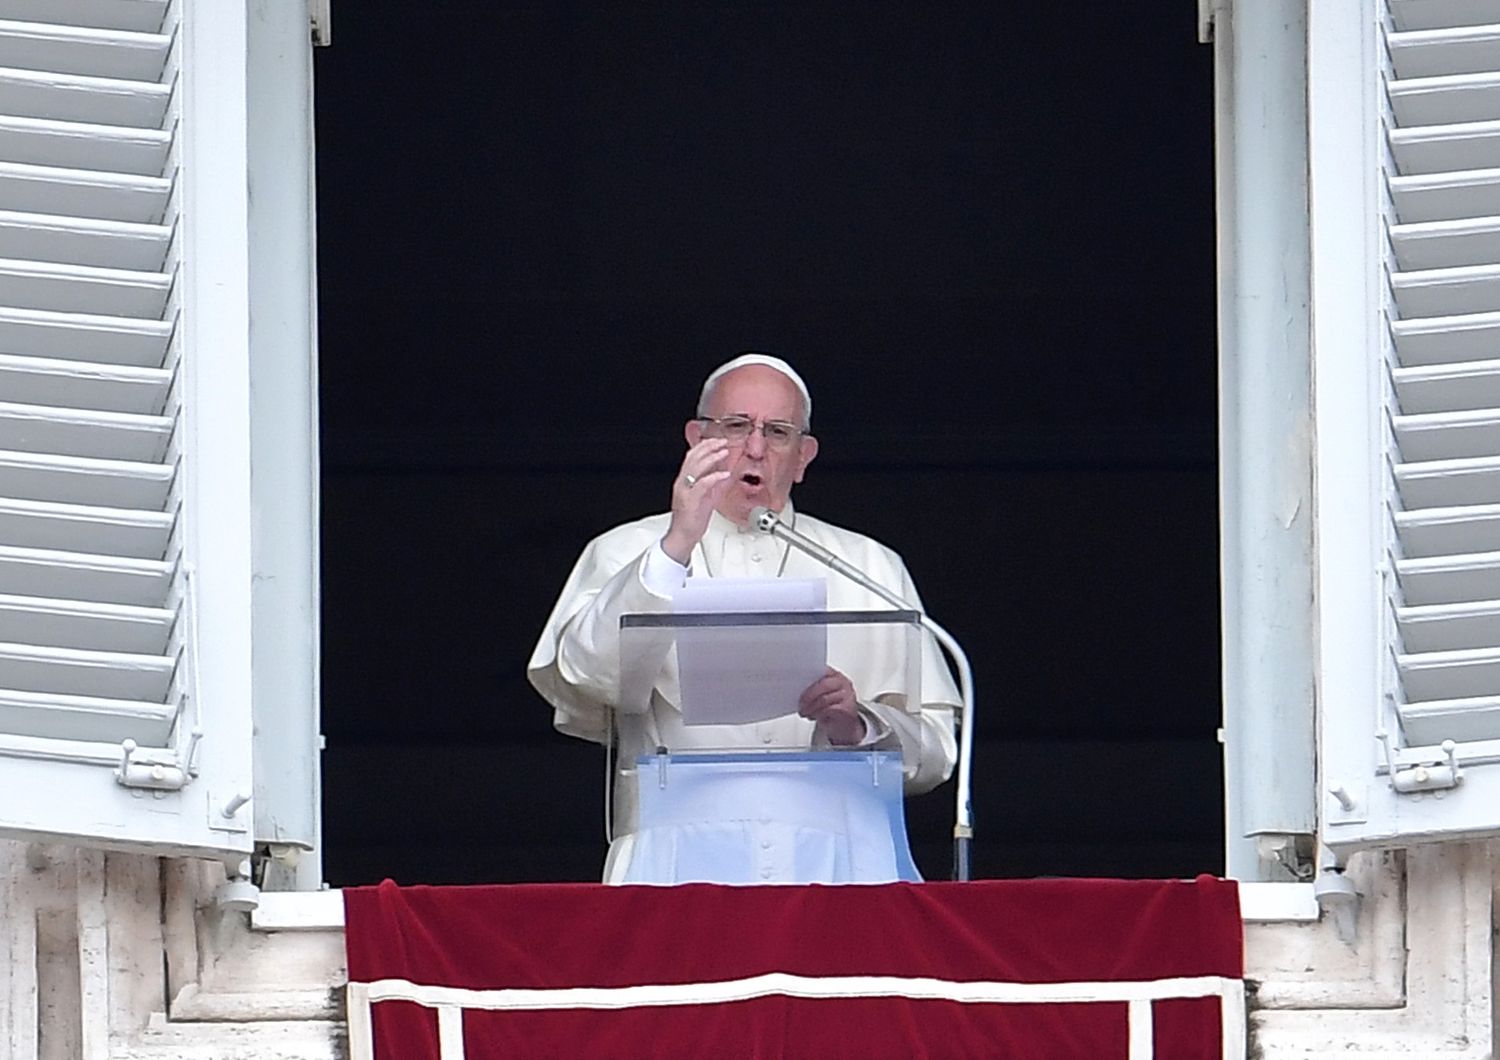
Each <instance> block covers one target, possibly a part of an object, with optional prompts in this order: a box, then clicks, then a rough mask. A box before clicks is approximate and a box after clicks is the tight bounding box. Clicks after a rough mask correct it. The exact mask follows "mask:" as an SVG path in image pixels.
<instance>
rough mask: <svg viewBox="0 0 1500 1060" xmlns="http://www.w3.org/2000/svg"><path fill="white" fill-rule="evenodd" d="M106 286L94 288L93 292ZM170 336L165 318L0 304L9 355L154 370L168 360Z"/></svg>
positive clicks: (1, 339) (0, 339)
mask: <svg viewBox="0 0 1500 1060" xmlns="http://www.w3.org/2000/svg"><path fill="white" fill-rule="evenodd" d="M63 282H64V283H65V284H66V283H67V282H68V281H66V280H65V281H63ZM163 282H164V281H163ZM86 286H87V284H86V283H84V284H82V285H80V286H77V287H74V290H82V289H83V288H84V287H86ZM105 286H107V284H96V285H94V293H99V292H100V290H101V289H102V288H103V287H105ZM157 293H160V294H162V295H163V296H164V295H165V290H164V288H163V287H161V286H160V285H158V288H157ZM171 338H172V323H171V322H170V321H167V320H141V319H138V318H133V317H123V316H106V315H103V314H97V313H66V312H59V311H58V310H54V309H30V308H27V307H24V306H0V349H3V350H4V351H5V353H7V354H13V355H18V356H24V357H36V358H38V359H41V360H48V359H58V360H72V359H74V358H76V359H77V360H79V361H86V362H89V363H101V362H102V363H109V364H116V365H119V366H121V367H137V368H157V367H160V366H161V364H162V363H163V362H164V361H165V360H166V356H167V347H168V345H169V344H170V342H171Z"/></svg>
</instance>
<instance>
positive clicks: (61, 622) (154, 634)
mask: <svg viewBox="0 0 1500 1060" xmlns="http://www.w3.org/2000/svg"><path fill="white" fill-rule="evenodd" d="M176 617H177V616H176V613H175V612H173V611H172V610H171V609H170V608H166V607H127V606H124V605H120V604H101V603H94V602H86V601H79V600H56V599H49V598H46V597H35V596H10V595H0V642H12V643H24V644H35V645H40V646H46V647H54V648H66V647H73V648H85V649H89V650H93V651H111V652H128V653H131V654H137V655H145V654H150V655H165V654H166V653H167V644H168V640H169V639H170V637H171V633H172V624H173V622H174V621H175V620H176Z"/></svg>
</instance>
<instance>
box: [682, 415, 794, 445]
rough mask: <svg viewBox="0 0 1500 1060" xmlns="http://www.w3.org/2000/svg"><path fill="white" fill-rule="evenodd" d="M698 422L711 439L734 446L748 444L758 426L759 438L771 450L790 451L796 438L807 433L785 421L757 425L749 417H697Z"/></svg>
mask: <svg viewBox="0 0 1500 1060" xmlns="http://www.w3.org/2000/svg"><path fill="white" fill-rule="evenodd" d="M698 422H699V423H703V424H707V425H708V433H709V435H710V436H711V437H715V438H723V439H724V440H725V441H729V442H733V443H735V444H736V445H740V444H743V443H745V442H748V441H749V440H750V436H751V435H752V434H754V433H755V428H756V427H757V426H759V427H760V433H761V436H762V437H763V438H765V440H766V445H767V446H768V447H769V448H771V449H790V448H791V447H792V445H793V444H794V443H795V442H796V441H797V439H798V438H800V437H802V435H804V434H806V433H807V432H806V431H804V430H803V429H802V428H801V427H798V426H797V425H796V424H795V423H787V422H786V421H785V420H766V421H765V422H764V423H761V424H757V423H756V422H755V421H754V420H752V419H751V418H750V417H749V416H720V417H718V418H717V419H715V418H714V417H713V416H699V417H698Z"/></svg>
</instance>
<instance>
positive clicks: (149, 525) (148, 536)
mask: <svg viewBox="0 0 1500 1060" xmlns="http://www.w3.org/2000/svg"><path fill="white" fill-rule="evenodd" d="M174 521H175V520H174V518H173V516H172V514H171V513H170V512H163V511H150V510H146V511H142V510H140V509H132V508H104V507H99V506H97V505H87V504H61V503H59V502H57V501H29V500H22V499H20V498H17V497H0V541H4V542H5V543H6V544H9V545H18V546H21V547H23V548H44V549H57V550H61V551H65V552H95V553H101V554H107V555H111V556H125V557H129V558H133V559H148V560H160V559H161V558H162V557H164V556H165V555H166V554H167V550H168V546H169V542H170V540H171V536H172V525H173V523H174Z"/></svg>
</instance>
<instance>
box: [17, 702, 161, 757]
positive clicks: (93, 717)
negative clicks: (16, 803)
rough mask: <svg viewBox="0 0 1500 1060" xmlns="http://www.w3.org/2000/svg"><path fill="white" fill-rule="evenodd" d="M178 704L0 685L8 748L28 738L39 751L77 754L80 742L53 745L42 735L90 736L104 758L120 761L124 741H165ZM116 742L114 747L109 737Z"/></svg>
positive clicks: (95, 753) (79, 738) (52, 737)
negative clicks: (61, 693)
mask: <svg viewBox="0 0 1500 1060" xmlns="http://www.w3.org/2000/svg"><path fill="white" fill-rule="evenodd" d="M178 709H179V705H178V703H177V702H175V701H172V700H169V701H167V702H165V703H153V702H143V701H139V700H129V699H120V698H115V697H105V696H69V695H60V694H57V693H50V694H49V693H37V692H27V691H24V690H21V689H10V688H0V732H4V733H6V734H7V739H6V741H5V742H6V744H7V749H10V750H13V749H16V748H18V747H20V748H25V747H26V746H27V744H28V743H30V744H31V745H32V747H31V750H32V752H33V754H34V755H36V756H37V757H46V756H48V754H47V752H48V751H49V750H50V751H52V752H54V753H56V754H58V755H59V756H68V757H73V756H76V755H77V754H78V752H79V751H80V750H82V748H80V747H77V746H75V747H61V746H56V745H54V746H52V747H48V746H47V745H46V744H40V743H39V742H38V741H40V740H43V739H44V740H46V741H47V743H48V744H51V743H52V742H53V741H64V740H66V741H70V742H74V743H76V744H81V743H84V742H87V744H88V746H89V748H90V749H91V750H92V751H93V757H97V758H98V759H99V760H100V761H101V762H102V763H108V762H110V761H111V760H113V761H119V757H120V749H119V744H121V743H123V742H124V741H125V740H127V739H129V740H134V741H135V742H136V743H137V744H138V745H139V746H141V747H165V746H166V745H167V741H168V738H169V737H170V735H171V732H172V723H173V721H174V720H175V718H176V716H177V711H178ZM105 741H108V742H110V743H113V744H114V745H115V746H114V747H113V748H110V747H109V746H107V744H105V743H104V742H105Z"/></svg>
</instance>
